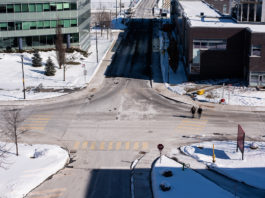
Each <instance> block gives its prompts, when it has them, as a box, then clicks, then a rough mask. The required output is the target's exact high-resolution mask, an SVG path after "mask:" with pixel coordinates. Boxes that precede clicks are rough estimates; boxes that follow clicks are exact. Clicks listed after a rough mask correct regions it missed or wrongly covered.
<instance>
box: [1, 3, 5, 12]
mask: <svg viewBox="0 0 265 198" xmlns="http://www.w3.org/2000/svg"><path fill="white" fill-rule="evenodd" d="M0 13H6V5H5V4H0Z"/></svg>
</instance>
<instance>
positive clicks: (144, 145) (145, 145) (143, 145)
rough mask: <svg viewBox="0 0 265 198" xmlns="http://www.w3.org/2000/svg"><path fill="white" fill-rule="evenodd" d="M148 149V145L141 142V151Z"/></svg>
mask: <svg viewBox="0 0 265 198" xmlns="http://www.w3.org/2000/svg"><path fill="white" fill-rule="evenodd" d="M147 148H148V143H147V142H143V143H142V149H143V150H146V149H147Z"/></svg>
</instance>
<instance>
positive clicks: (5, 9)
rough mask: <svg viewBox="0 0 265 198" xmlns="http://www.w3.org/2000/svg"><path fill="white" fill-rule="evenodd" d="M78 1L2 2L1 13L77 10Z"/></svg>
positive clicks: (0, 5)
mask: <svg viewBox="0 0 265 198" xmlns="http://www.w3.org/2000/svg"><path fill="white" fill-rule="evenodd" d="M76 9H77V5H76V3H62V2H60V3H29V4H28V3H22V4H0V13H17V12H50V11H63V10H76Z"/></svg>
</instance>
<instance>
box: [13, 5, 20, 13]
mask: <svg viewBox="0 0 265 198" xmlns="http://www.w3.org/2000/svg"><path fill="white" fill-rule="evenodd" d="M14 10H15V12H21V4H16V5H15V6H14Z"/></svg>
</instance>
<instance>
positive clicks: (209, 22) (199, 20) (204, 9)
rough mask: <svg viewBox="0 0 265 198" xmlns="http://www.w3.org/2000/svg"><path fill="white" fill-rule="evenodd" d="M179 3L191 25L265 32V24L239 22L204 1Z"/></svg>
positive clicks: (181, 1)
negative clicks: (202, 15)
mask: <svg viewBox="0 0 265 198" xmlns="http://www.w3.org/2000/svg"><path fill="white" fill-rule="evenodd" d="M179 3H180V5H181V6H182V8H183V10H184V13H185V15H186V16H187V18H188V19H189V21H190V25H191V27H224V28H249V30H250V31H252V32H257V33H259V32H260V33H261V32H265V25H264V24H250V23H237V22H236V21H234V20H233V19H229V18H224V17H223V16H222V15H221V14H219V13H218V12H217V11H216V10H215V9H213V8H211V7H210V6H209V5H208V4H206V3H204V2H202V1H185V0H180V1H179ZM201 13H204V17H201Z"/></svg>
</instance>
